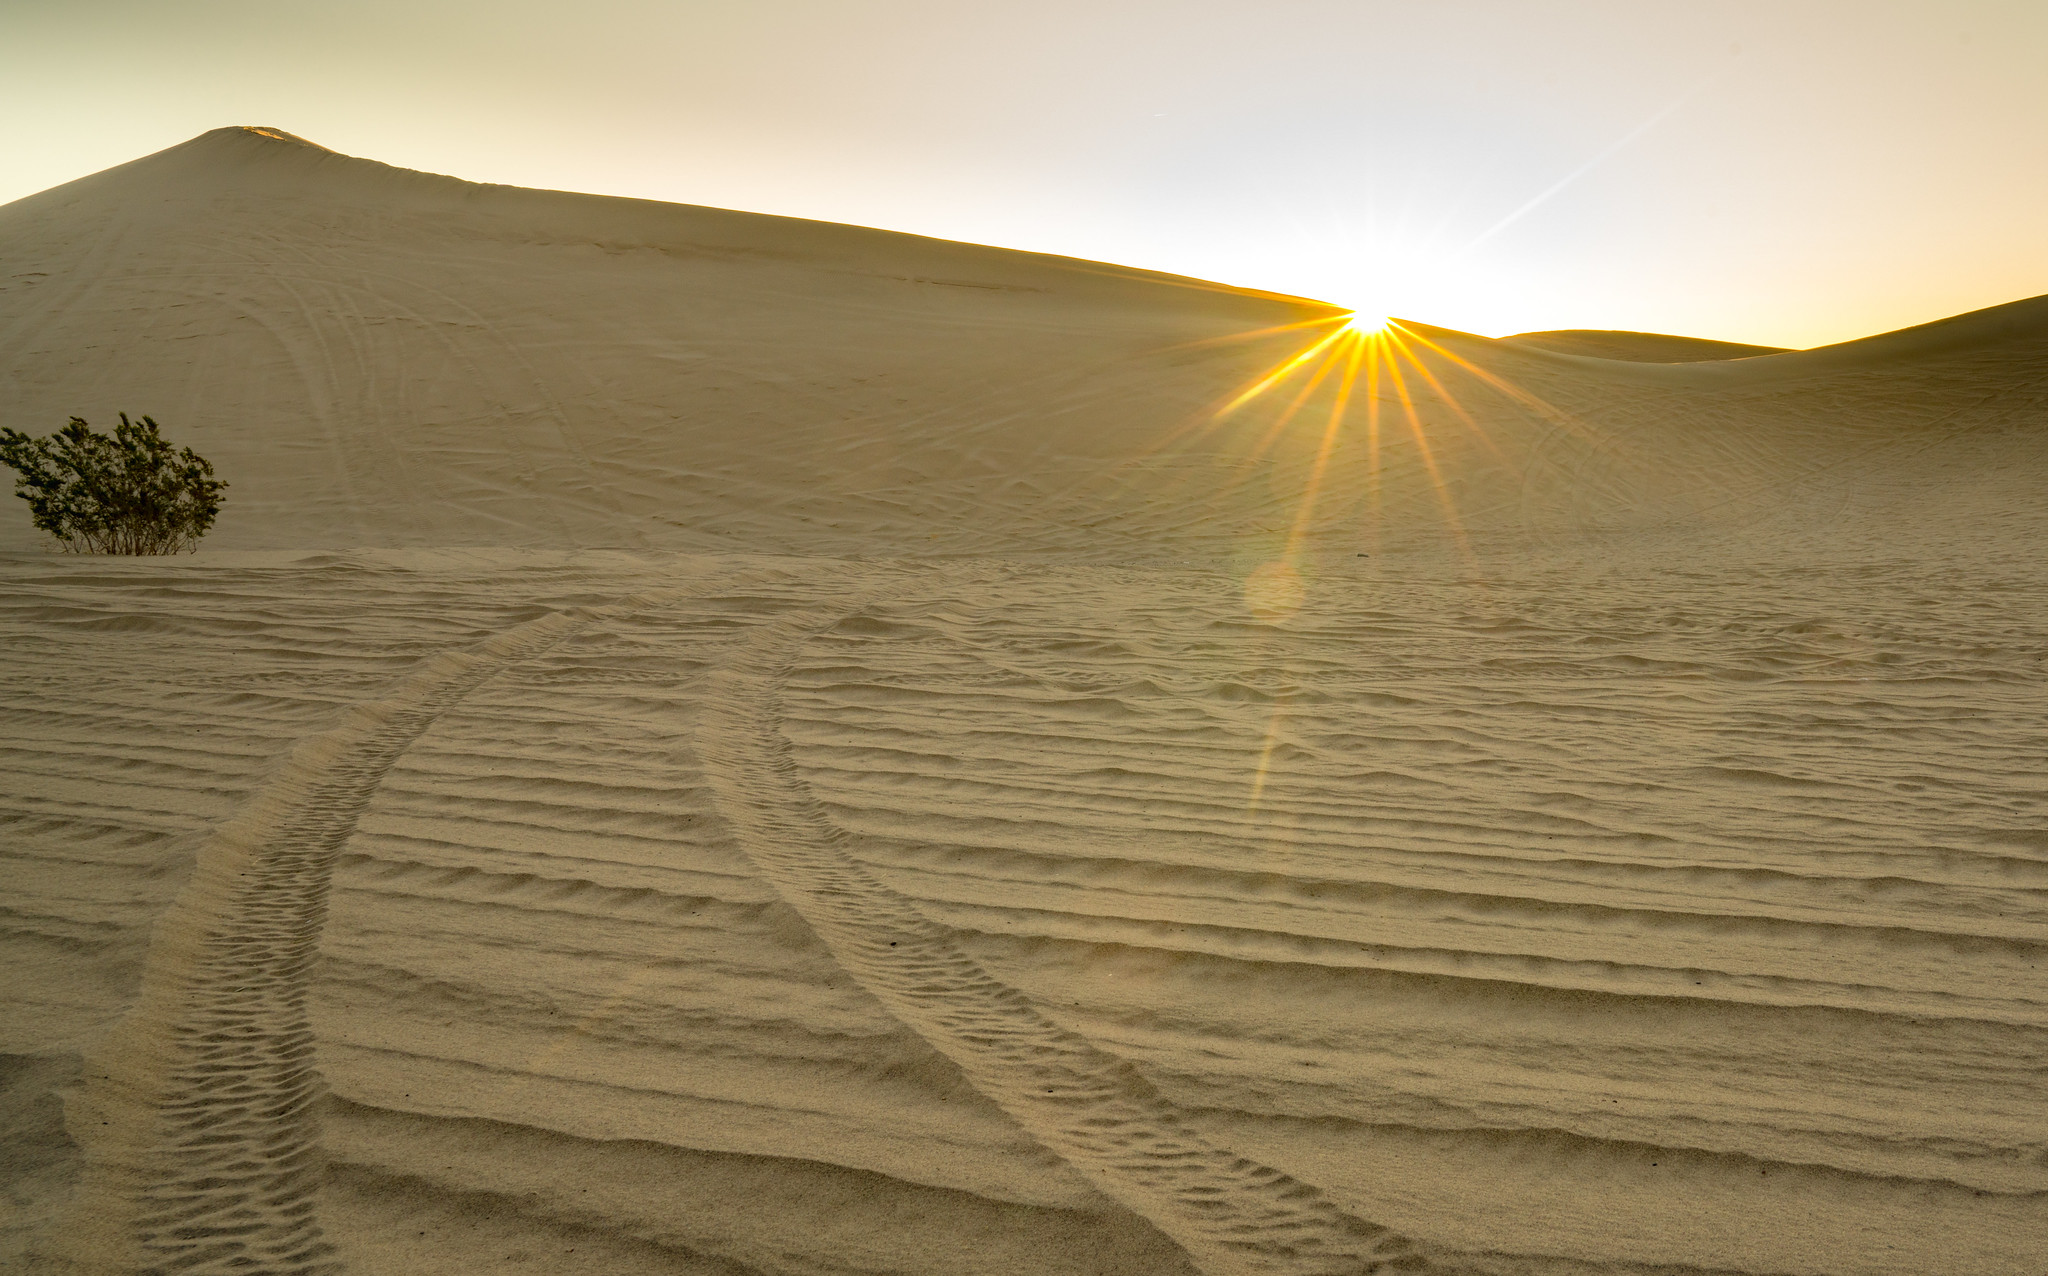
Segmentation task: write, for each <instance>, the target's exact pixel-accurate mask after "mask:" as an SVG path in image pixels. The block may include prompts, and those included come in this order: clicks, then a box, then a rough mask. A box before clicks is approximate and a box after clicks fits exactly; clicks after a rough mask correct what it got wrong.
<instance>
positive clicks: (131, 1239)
mask: <svg viewBox="0 0 2048 1276" xmlns="http://www.w3.org/2000/svg"><path fill="white" fill-rule="evenodd" d="M676 596H677V598H680V597H682V596H684V595H682V594H681V593H680V591H679V592H678V593H677V595H676ZM665 601H671V599H670V598H669V595H668V592H667V591H664V592H663V593H662V594H661V595H643V596H636V597H633V598H628V599H625V600H622V601H621V602H620V603H619V604H617V605H614V606H608V607H604V608H601V609H587V610H578V611H571V612H556V613H551V614H549V615H546V616H542V617H540V618H538V619H535V620H531V621H528V622H526V623H524V624H521V625H517V626H514V627H513V628H511V629H508V630H506V631H504V632H502V633H500V634H497V635H496V636H494V637H492V638H490V639H488V640H486V641H485V642H483V643H481V644H479V645H477V646H475V647H473V648H470V649H468V650H465V651H456V652H445V653H443V654H441V655H438V656H435V657H433V658H431V659H429V660H428V661H426V662H425V664H424V665H423V666H421V667H420V668H419V669H418V670H417V671H416V672H414V673H413V674H412V675H410V676H409V677H407V678H405V679H404V680H403V681H401V682H400V683H399V684H398V685H397V686H396V687H394V688H392V690H391V692H390V693H389V695H388V696H386V697H385V698H384V699H381V700H375V701H371V702H368V703H365V704H360V705H357V706H356V707H355V708H354V709H353V710H351V711H350V713H349V715H348V717H347V719H346V720H344V721H343V722H342V723H341V725H339V726H337V727H334V728H332V729H330V730H328V731H325V732H322V733H320V734H318V735H314V736H311V737H309V738H307V739H305V740H303V741H301V742H300V743H299V744H298V745H297V747H295V748H294V749H293V751H292V753H291V755H290V757H289V758H288V759H287V760H286V761H285V763H284V764H283V766H282V767H281V768H280V769H279V770H278V771H277V773H276V774H274V775H273V776H272V777H271V778H270V779H269V780H268V781H267V782H266V783H265V784H264V785H263V787H262V788H261V789H259V790H258V791H257V793H256V794H255V796H254V797H252V798H251V799H250V800H249V801H248V802H246V803H245V804H244V805H243V806H242V808H241V809H240V810H239V811H238V812H237V813H236V814H235V815H234V816H233V817H232V818H231V819H229V820H228V821H227V822H226V823H225V824H223V825H221V826H220V827H219V828H218V829H216V830H214V831H213V833H212V834H211V835H210V836H208V838H207V840H206V841H205V842H204V843H203V844H202V845H201V846H200V848H199V850H198V853H197V858H196V863H195V865H194V868H193V873H192V877H191V880H190V881H188V882H187V883H186V885H185V887H184V889H183V890H181V891H180V892H179V893H178V896H177V898H176V899H175V900H173V901H172V903H171V905H170V907H169V908H168V909H167V910H166V911H165V913H164V915H163V917H162V918H161V919H160V920H159V921H158V923H157V925H156V928H155V930H154V931H153V933H152V935H151V938H150V947H149V953H148V956H147V958H146V960H145V963H144V969H143V977H142V988H141V992H140V994H139V996H138V997H137V1000H136V1002H135V1004H134V1006H133V1007H131V1008H130V1010H129V1011H128V1013H127V1014H126V1015H124V1016H123V1017H122V1019H121V1020H120V1021H119V1022H118V1023H117V1024H116V1025H115V1026H114V1028H113V1029H112V1030H111V1031H110V1032H109V1034H108V1036H107V1037H106V1039H105V1040H104V1041H102V1042H101V1043H100V1044H99V1045H98V1046H97V1047H96V1048H94V1049H93V1050H91V1051H90V1052H88V1054H87V1057H86V1060H85V1072H84V1079H83V1080H82V1082H81V1084H80V1086H79V1088H78V1089H77V1090H76V1091H74V1092H73V1093H72V1094H71V1095H70V1096H68V1098H67V1100H66V1103H65V1124H66V1125H67V1126H68V1127H69V1129H70V1131H71V1134H72V1137H73V1138H74V1139H76V1140H77V1141H78V1143H79V1144H80V1148H81V1151H82V1153H83V1158H84V1166H83V1169H82V1171H81V1174H80V1178H79V1184H78V1189H77V1192H76V1194H75V1195H74V1197H73V1198H72V1202H71V1205H70V1207H69V1209H68V1211H67V1216H66V1217H65V1218H63V1219H62V1220H61V1221H60V1222H59V1224H58V1226H57V1227H56V1228H55V1229H53V1232H52V1234H51V1235H50V1236H49V1237H47V1238H46V1239H45V1241H44V1244H43V1246H42V1248H41V1252H40V1253H39V1255H38V1265H39V1267H41V1268H42V1269H44V1270H52V1271H59V1272H75V1273H93V1274H94V1276H117V1274H118V1276H131V1274H132V1273H142V1272H149V1273H155V1272H173V1271H174V1272H178V1273H181V1274H183V1273H189V1274H191V1276H215V1274H221V1276H225V1274H226V1273H239V1274H241V1276H247V1274H248V1273H251V1272H260V1273H265V1274H266V1276H273V1274H275V1276H287V1274H289V1276H325V1274H327V1273H334V1272H338V1271H339V1270H340V1264H339V1263H338V1262H337V1261H336V1260H335V1258H334V1254H333V1249H332V1247H331V1246H329V1245H328V1244H327V1243H326V1242H325V1241H324V1240H323V1239H322V1237H321V1231H320V1223H319V1218H318V1212H317V1193H318V1191H319V1189H320V1180H321V1174H322V1169H323V1165H322V1158H321V1156H320V1147H319V1125H318V1119H317V1116H316V1115H315V1105H316V1103H317V1101H318V1099H319V1098H320V1096H321V1094H322V1093H323V1090H324V1086H323V1084H322V1081H321V1077H320V1074H319V1072H318V1070H317V1068H316V1066H315V1058H314V1042H313V1033H312V1027H311V1024H310V1022H309V1021H308V1018H307V1012H306V994H307V984H308V978H309V976H310V974H311V971H312V967H313V963H314V961H315V959H316V957H317V954H318V951H319V944H320V931H321V927H322V926H323V925H324V923H325V921H326V916H327V895H328V889H329V886H330V883H331V880H332V875H333V867H334V862H335V858H336V856H337V855H338V854H339V852H340V851H341V849H342V847H343V845H344V844H345V843H346V842H347V841H348V839H349V836H350V835H351V834H352V833H353V832H354V831H355V826H356V821H357V819H358V818H359V817H360V816H361V814H362V812H363V810H364V808H365V807H366V806H368V804H369V801H370V798H371V796H372V795H373V794H374V793H375V792H376V790H377V786H378V785H379V784H380V783H381V782H382V780H383V778H384V775H385V773H386V772H388V771H389V770H390V769H391V767H392V765H393V764H394V763H395V762H396V761H397V760H398V758H399V756H400V755H401V754H402V753H404V752H405V750H406V749H407V748H409V747H410V746H411V745H412V743H413V742H414V741H415V740H417V739H419V737H420V736H421V735H422V734H423V733H424V732H425V731H426V730H427V728H428V727H430V726H432V725H433V723H434V721H435V719H436V718H438V717H440V715H441V714H442V713H444V712H445V711H447V710H448V709H449V708H451V707H452V706H453V705H455V704H456V703H457V702H459V701H460V700H461V699H462V698H463V697H464V696H467V695H468V694H469V693H470V692H472V691H474V690H475V689H476V688H477V687H479V686H481V685H482V684H483V683H484V682H485V681H486V680H488V679H489V678H490V677H492V676H493V675H494V674H496V673H498V672H500V671H501V670H503V669H505V668H507V667H509V666H511V665H514V664H517V663H518V662H520V661H523V660H526V659H529V658H531V657H533V656H537V655H539V654H540V653H542V652H544V651H546V650H547V649H548V648H550V647H553V646H555V645H556V644H557V643H560V642H561V641H563V640H564V639H566V638H568V637H570V636H571V635H573V634H575V633H577V632H578V631H580V630H582V629H585V628H587V627H588V626H590V625H591V624H593V623H595V622H597V621H599V620H602V619H607V618H612V617H616V616H619V615H623V614H625V613H627V612H631V611H636V610H639V609H641V608H643V607H647V606H653V605H658V604H659V603H661V602H665Z"/></svg>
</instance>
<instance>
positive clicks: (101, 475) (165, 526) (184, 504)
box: [0, 412, 227, 554]
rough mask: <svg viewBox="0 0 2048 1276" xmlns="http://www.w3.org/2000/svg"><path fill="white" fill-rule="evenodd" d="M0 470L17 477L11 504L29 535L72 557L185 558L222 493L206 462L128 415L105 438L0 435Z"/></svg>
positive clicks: (69, 431) (76, 424) (87, 431)
mask: <svg viewBox="0 0 2048 1276" xmlns="http://www.w3.org/2000/svg"><path fill="white" fill-rule="evenodd" d="M0 461H4V462H6V464H7V465H8V466H9V467H10V468H12V469H14V470H16V471H18V472H19V474H20V477H19V478H17V479H16V480H15V482H14V494H15V495H16V496H19V497H20V498H21V499H22V500H24V501H27V502H28V507H29V511H30V514H31V516H32V517H33V518H34V520H35V525H36V526H37V527H39V528H41V529H42V530H43V531H46V532H48V533H49V534H50V535H52V536H54V537H56V538H57V540H58V542H59V543H60V544H62V545H63V546H64V548H65V549H67V550H70V551H72V552H74V553H77V552H80V551H83V552H85V553H91V554H176V553H179V552H181V551H184V550H187V549H191V548H193V547H194V546H196V545H197V544H198V543H199V538H200V537H201V536H204V535H206V531H207V529H208V528H210V527H212V526H213V518H214V515H215V514H217V513H219V511H220V502H221V495H220V494H221V492H222V490H223V489H225V488H226V487H227V484H225V483H223V482H221V481H220V480H219V479H216V478H214V477H213V466H212V465H210V464H208V463H207V461H206V459H205V458H204V457H202V456H200V455H199V454H198V453H196V452H194V451H193V450H192V449H191V448H189V447H188V448H178V447H173V446H172V445H171V443H170V442H169V441H168V440H166V439H165V438H164V437H163V436H162V434H160V433H159V432H158V429H157V424H156V422H155V421H152V420H150V419H149V418H148V417H144V418H142V420H140V421H130V420H129V419H128V414H127V413H126V412H123V413H122V414H121V424H119V425H117V426H115V427H114V434H113V437H111V438H109V437H108V436H106V435H104V434H100V433H98V432H97V431H95V430H93V429H92V428H91V427H89V426H88V425H86V423H85V421H84V420H83V419H81V418H79V417H72V418H71V424H69V425H67V426H65V427H64V428H63V429H61V430H59V431H57V432H56V433H55V434H52V435H50V436H49V437H48V438H42V439H38V438H31V437H30V436H28V435H26V434H23V433H22V432H21V431H19V430H10V429H0Z"/></svg>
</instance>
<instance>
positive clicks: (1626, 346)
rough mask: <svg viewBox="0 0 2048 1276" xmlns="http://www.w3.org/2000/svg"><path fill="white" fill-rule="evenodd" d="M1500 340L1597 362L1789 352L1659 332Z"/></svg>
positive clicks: (1524, 335)
mask: <svg viewBox="0 0 2048 1276" xmlns="http://www.w3.org/2000/svg"><path fill="white" fill-rule="evenodd" d="M1501 340H1502V341H1504V342H1506V343H1507V344H1509V345H1512V346H1526V347H1528V348H1529V349H1532V350H1552V351H1555V352H1557V353H1558V354H1579V355H1586V356H1589V357H1591V358H1595V359H1625V360H1629V361H1631V362H1635V363H1706V362H1709V361H1712V360H1716V359H1752V358H1755V357H1756V356H1757V355H1760V354H1785V353H1787V351H1786V349H1785V348H1784V347H1783V346H1750V345H1744V344H1742V343H1741V342H1739V341H1709V340H1707V339H1706V338H1704V337H1670V336H1665V335H1664V334H1662V333H1657V332H1619V331H1610V330H1598V331H1595V330H1587V329H1560V330H1558V331H1556V332H1518V333H1516V334H1515V335H1514V336H1512V337H1502V338H1501Z"/></svg>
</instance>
